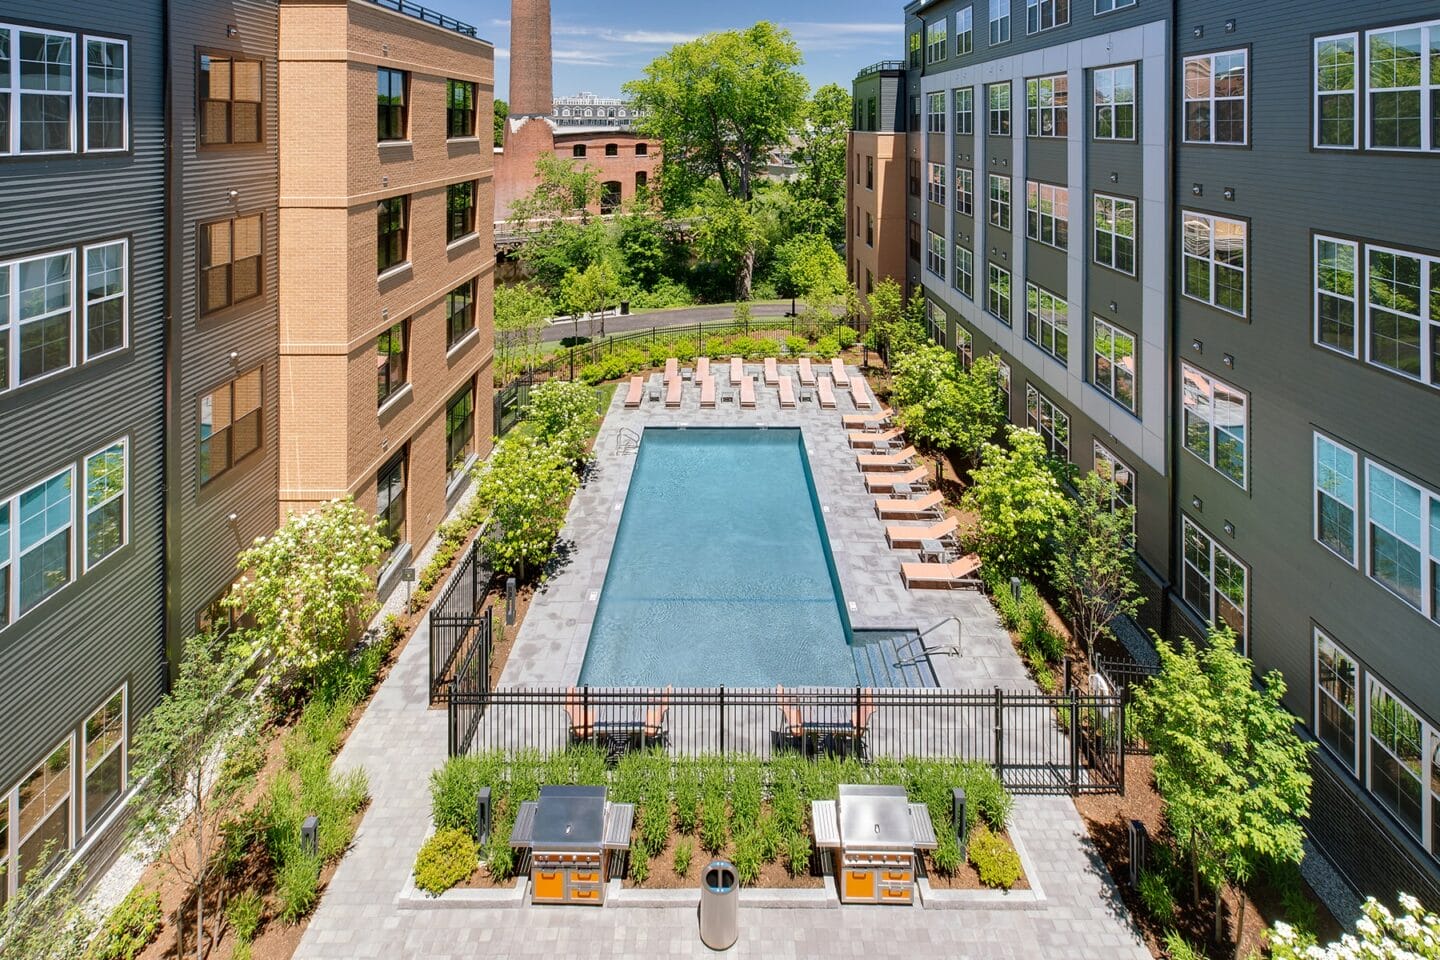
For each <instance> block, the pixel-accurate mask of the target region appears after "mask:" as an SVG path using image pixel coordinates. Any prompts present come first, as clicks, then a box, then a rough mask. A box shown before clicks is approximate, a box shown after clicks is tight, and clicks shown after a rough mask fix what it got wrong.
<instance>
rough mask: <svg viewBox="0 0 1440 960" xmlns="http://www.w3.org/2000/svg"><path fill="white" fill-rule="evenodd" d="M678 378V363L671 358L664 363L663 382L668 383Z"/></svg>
mask: <svg viewBox="0 0 1440 960" xmlns="http://www.w3.org/2000/svg"><path fill="white" fill-rule="evenodd" d="M679 376H680V361H679V360H676V359H675V358H674V357H671V358H670V359H669V360H666V361H665V380H666V381H667V382H668V381H670V380H674V379H675V378H677V377H679Z"/></svg>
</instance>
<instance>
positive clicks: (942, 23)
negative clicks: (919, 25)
mask: <svg viewBox="0 0 1440 960" xmlns="http://www.w3.org/2000/svg"><path fill="white" fill-rule="evenodd" d="M948 25H949V22H948V21H947V20H937V21H936V22H935V23H927V24H925V62H926V63H927V64H929V63H939V62H940V61H941V60H944V59H945V47H946V43H947V42H948V40H949V34H948V32H947V27H948Z"/></svg>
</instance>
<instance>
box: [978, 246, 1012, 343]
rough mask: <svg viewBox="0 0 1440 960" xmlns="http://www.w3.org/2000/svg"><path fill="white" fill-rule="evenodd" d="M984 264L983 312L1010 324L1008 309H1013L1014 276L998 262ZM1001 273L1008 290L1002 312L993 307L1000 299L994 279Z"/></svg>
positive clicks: (1006, 324) (1007, 324)
mask: <svg viewBox="0 0 1440 960" xmlns="http://www.w3.org/2000/svg"><path fill="white" fill-rule="evenodd" d="M985 266H986V271H985V312H986V313H988V314H990V316H992V317H994V318H995V319H997V320H999V321H1000V322H1001V323H1003V324H1005V326H1007V327H1008V326H1010V311H1011V310H1013V309H1014V306H1015V278H1014V277H1013V276H1012V275H1011V273H1010V271H1009V270H1006V269H1005V268H1004V267H1002V266H1000V265H999V264H998V263H991V262H990V261H986V263H985ZM1002 273H1003V274H1004V275H1005V286H1006V288H1007V291H1008V292H1007V293H1006V294H1005V295H1004V296H1005V304H1004V306H1005V312H1004V313H1001V312H1000V311H998V310H996V309H995V307H996V306H998V305H999V300H1000V294H999V293H997V292H996V291H997V290H998V289H999V288H998V285H997V284H996V282H995V281H996V280H997V279H999V274H1002Z"/></svg>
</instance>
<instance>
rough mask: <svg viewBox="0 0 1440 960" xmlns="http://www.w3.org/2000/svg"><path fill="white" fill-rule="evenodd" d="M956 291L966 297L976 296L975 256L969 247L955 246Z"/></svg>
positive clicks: (972, 297)
mask: <svg viewBox="0 0 1440 960" xmlns="http://www.w3.org/2000/svg"><path fill="white" fill-rule="evenodd" d="M955 289H956V290H959V291H960V292H961V293H962V294H963V295H964V296H966V297H968V298H971V299H974V296H975V254H973V253H971V252H970V248H969V247H962V246H960V244H958V243H957V244H955Z"/></svg>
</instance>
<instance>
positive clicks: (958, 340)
mask: <svg viewBox="0 0 1440 960" xmlns="http://www.w3.org/2000/svg"><path fill="white" fill-rule="evenodd" d="M955 359H956V360H958V361H960V368H961V369H962V370H966V371H969V369H970V366H971V364H973V363H974V362H975V342H974V338H973V337H971V336H970V331H969V330H966V329H965V328H964V327H963V326H961V325H960V324H959V323H958V322H957V323H956V324H955Z"/></svg>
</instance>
